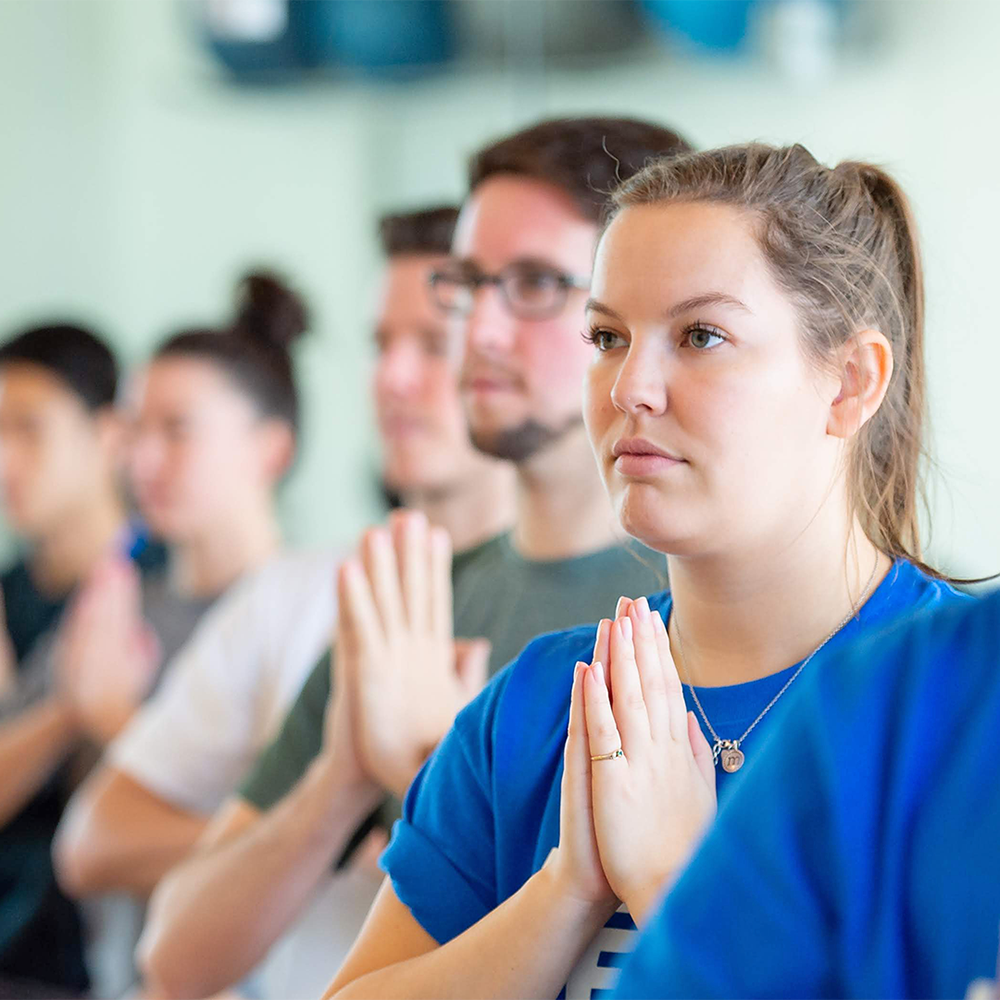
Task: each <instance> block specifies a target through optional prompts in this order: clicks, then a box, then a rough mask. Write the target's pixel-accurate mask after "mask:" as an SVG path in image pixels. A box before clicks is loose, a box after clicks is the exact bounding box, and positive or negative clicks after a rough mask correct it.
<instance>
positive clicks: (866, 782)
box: [616, 594, 1000, 998]
mask: <svg viewBox="0 0 1000 1000" xmlns="http://www.w3.org/2000/svg"><path fill="white" fill-rule="evenodd" d="M817 666H818V667H821V669H819V670H816V671H814V672H812V673H811V674H810V676H809V677H808V678H807V679H805V682H804V683H803V684H802V686H801V687H800V688H799V690H798V691H797V692H796V693H795V695H794V696H793V697H790V698H789V701H788V704H787V706H786V710H785V713H784V715H783V717H782V721H781V728H780V730H779V731H777V732H773V731H772V734H771V735H770V736H769V738H768V739H766V740H765V744H766V746H765V747H762V748H761V753H760V755H759V756H758V757H757V758H756V759H755V760H752V761H750V762H749V766H748V767H747V768H746V773H745V776H744V780H743V781H742V782H741V783H740V786H739V788H738V789H737V790H736V792H735V794H733V795H732V796H730V799H729V801H728V803H727V804H726V805H725V807H723V808H722V809H721V811H720V813H719V816H718V819H717V821H716V823H715V826H714V827H713V829H712V831H711V833H710V834H709V836H708V837H707V838H706V840H705V842H704V844H703V845H702V847H701V850H700V851H699V852H698V853H697V854H696V856H695V857H694V859H693V860H692V862H691V864H690V865H689V867H688V869H687V870H686V872H685V873H684V875H683V876H682V877H681V878H680V880H679V881H678V882H677V884H676V886H675V887H674V889H673V891H672V892H671V893H670V895H669V896H668V898H667V900H666V901H665V903H664V904H663V906H662V908H661V909H660V911H659V912H658V913H657V914H656V915H655V916H654V918H653V919H652V920H651V922H650V925H649V928H648V930H647V932H646V933H645V934H644V935H643V936H642V938H641V941H640V944H639V946H638V948H637V950H636V953H635V954H634V955H633V956H632V958H631V960H630V962H629V964H628V966H627V968H626V970H625V973H624V975H623V977H622V981H621V983H620V985H619V989H618V992H617V994H616V995H618V996H620V997H623V998H625V997H628V998H638V997H693V996H697V997H961V996H964V995H965V994H966V990H967V988H968V987H969V985H970V984H971V983H972V982H973V981H974V980H976V979H980V978H993V976H994V973H995V969H996V961H997V944H998V941H997V930H998V926H1000V594H995V595H993V596H992V597H989V598H986V599H984V600H982V601H977V602H975V603H974V604H972V606H971V607H966V606H963V607H960V608H950V609H947V610H943V611H940V612H935V613H930V614H926V615H920V616H918V617H917V618H915V619H912V620H907V621H904V622H899V623H897V625H896V626H895V627H894V628H892V629H891V630H889V631H888V632H887V633H886V634H884V635H877V636H872V637H868V638H866V639H865V640H864V641H862V642H860V643H858V645H857V646H856V647H855V648H853V649H852V650H851V651H850V653H849V655H845V656H842V657H838V659H837V661H836V663H830V662H827V663H825V664H822V665H821V664H817ZM990 995H992V996H995V995H996V994H995V992H994V993H991V994H990Z"/></svg>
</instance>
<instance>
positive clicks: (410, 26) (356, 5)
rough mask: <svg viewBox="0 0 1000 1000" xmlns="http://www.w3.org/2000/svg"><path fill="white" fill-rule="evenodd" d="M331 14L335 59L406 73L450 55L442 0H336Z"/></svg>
mask: <svg viewBox="0 0 1000 1000" xmlns="http://www.w3.org/2000/svg"><path fill="white" fill-rule="evenodd" d="M307 2H308V0H307ZM329 17H330V23H329V28H330V41H331V45H332V53H333V55H334V58H335V59H336V61H337V62H338V63H340V64H341V65H344V66H351V67H353V68H355V69H360V70H362V71H364V72H366V73H369V74H372V75H375V76H396V75H399V74H410V73H412V72H413V71H414V70H415V69H417V70H419V69H420V68H421V67H425V66H437V65H440V64H441V63H443V62H446V61H447V60H448V59H450V58H451V57H452V55H453V54H454V48H455V42H454V35H453V32H452V25H451V16H450V12H449V10H448V5H447V3H445V2H444V0H334V2H333V3H332V4H330V6H329Z"/></svg>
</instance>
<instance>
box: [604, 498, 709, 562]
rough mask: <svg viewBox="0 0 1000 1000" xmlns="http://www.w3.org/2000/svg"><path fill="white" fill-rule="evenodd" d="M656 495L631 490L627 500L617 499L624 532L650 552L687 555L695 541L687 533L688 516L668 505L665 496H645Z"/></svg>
mask: <svg viewBox="0 0 1000 1000" xmlns="http://www.w3.org/2000/svg"><path fill="white" fill-rule="evenodd" d="M649 492H652V491H636V490H633V489H630V490H629V491H628V492H627V493H626V494H625V496H623V497H621V498H616V499H617V503H616V512H617V515H618V523H619V524H620V525H621V526H622V529H623V530H624V531H625V532H627V533H628V534H629V535H631V537H632V538H635V539H636V540H637V541H640V542H642V544H643V545H645V546H646V547H647V548H650V549H653V551H655V552H662V553H664V554H665V555H671V554H678V555H680V554H683V553H685V552H686V551H687V550H688V548H689V545H690V543H691V539H692V533H691V532H690V531H686V530H685V524H684V522H685V520H686V518H684V516H683V515H682V514H681V512H680V511H679V510H672V509H671V508H675V507H676V506H677V505H675V504H668V503H666V502H665V501H664V498H663V496H662V494H660V495H659V496H658V497H657V496H649V495H643V494H644V493H649Z"/></svg>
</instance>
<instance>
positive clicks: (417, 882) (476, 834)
mask: <svg viewBox="0 0 1000 1000" xmlns="http://www.w3.org/2000/svg"><path fill="white" fill-rule="evenodd" d="M506 678H507V674H506V673H503V674H500V675H498V676H497V677H495V678H494V679H493V680H492V681H491V682H490V683H489V684H488V685H487V687H486V688H485V689H484V690H483V691H482V692H481V693H480V695H479V696H478V697H477V698H476V699H475V700H473V701H472V702H471V703H470V704H469V705H468V706H467V707H466V708H465V709H463V711H462V712H460V713H459V715H458V717H457V718H456V720H455V725H454V726H453V727H452V729H451V731H450V732H449V733H448V735H447V736H446V737H445V738H444V739H443V740H442V741H441V743H440V744H439V746H438V748H437V750H435V752H434V753H433V754H432V756H431V757H430V759H429V760H428V761H427V762H426V764H425V765H424V767H423V768H422V769H421V771H420V773H419V774H418V775H417V777H416V778H415V779H414V781H413V784H412V785H411V786H410V790H409V791H408V792H407V795H406V799H405V801H404V803H403V817H402V819H400V820H399V821H398V822H397V823H396V825H395V827H394V828H393V835H392V841H391V842H390V844H389V847H388V848H387V850H386V852H385V853H384V854H383V855H382V861H381V864H382V867H383V868H384V869H385V871H386V873H387V874H388V875H389V877H390V878H391V879H392V885H393V889H394V890H395V892H396V895H397V897H398V898H399V899H400V901H401V902H402V903H403V904H404V905H405V906H407V907H408V908H409V910H410V912H411V913H412V914H413V917H414V919H415V920H416V921H417V922H418V923H419V924H420V925H421V926H422V927H423V928H424V930H426V931H427V933H428V934H430V935H431V937H433V938H434V939H435V940H436V941H438V942H439V943H441V944H443V943H445V942H446V941H450V940H451V939H452V938H454V937H457V936H458V935H459V934H461V933H463V932H464V931H465V930H467V929H468V928H469V927H471V926H472V925H473V924H475V923H476V922H477V921H479V920H481V919H482V918H483V917H485V916H486V914H487V913H489V912H490V911H491V910H492V909H494V908H495V907H496V906H497V905H498V898H497V896H498V893H497V877H496V850H495V844H496V833H495V824H494V798H493V775H492V770H493V767H492V745H493V726H494V716H495V710H496V705H497V702H498V700H499V699H500V697H501V695H502V692H503V690H504V687H505V683H506Z"/></svg>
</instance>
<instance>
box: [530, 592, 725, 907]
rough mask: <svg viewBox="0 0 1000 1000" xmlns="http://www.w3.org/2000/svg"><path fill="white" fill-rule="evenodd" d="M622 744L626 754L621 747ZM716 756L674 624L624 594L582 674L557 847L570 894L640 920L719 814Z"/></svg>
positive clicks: (553, 861) (554, 861) (555, 863)
mask: <svg viewBox="0 0 1000 1000" xmlns="http://www.w3.org/2000/svg"><path fill="white" fill-rule="evenodd" d="M619 751H620V752H619ZM715 809H716V796H715V764H714V761H713V758H712V750H711V747H710V746H709V745H708V741H707V740H706V739H705V737H704V735H703V734H702V732H701V728H700V727H699V725H698V722H697V720H696V719H695V717H694V715H693V714H692V713H690V712H688V711H687V707H686V705H685V702H684V692H683V688H682V686H681V681H680V678H679V677H678V674H677V670H676V668H675V667H674V662H673V658H672V656H671V653H670V641H669V639H668V637H667V629H666V627H665V625H664V623H663V619H662V618H661V616H660V614H659V613H658V612H655V611H651V610H650V607H649V604H648V602H647V601H646V599H645V598H644V597H643V598H640V599H639V600H637V601H632V600H629V599H627V598H622V599H621V600H620V601H619V603H618V608H617V610H616V617H615V620H614V621H613V622H612V621H609V620H607V619H605V620H603V621H602V622H601V623H600V626H599V627H598V631H597V640H596V643H595V646H594V657H593V661H592V662H591V663H590V664H586V663H577V664H576V669H575V671H574V674H573V693H572V699H571V703H570V717H569V731H568V735H567V740H566V751H565V761H564V772H563V780H562V802H561V812H560V839H559V846H558V848H557V849H556V850H555V851H554V852H553V854H552V856H551V858H550V861H549V864H550V865H552V867H553V871H554V873H555V876H556V878H557V881H558V883H559V884H560V885H561V886H562V888H563V890H564V891H565V892H567V893H569V894H570V895H571V896H574V897H577V898H579V899H581V900H583V901H585V902H587V903H590V904H592V905H595V906H604V907H606V908H607V909H609V910H613V909H614V908H615V907H616V906H617V901H618V900H620V901H621V902H623V903H625V905H626V906H627V907H628V910H629V912H630V913H631V915H632V917H633V919H635V920H636V922H641V921H642V920H643V919H644V918H645V916H646V915H647V914H648V913H649V911H650V908H651V906H652V904H653V903H655V901H656V900H657V898H658V897H659V895H660V894H661V892H662V891H663V888H664V886H665V885H666V884H667V883H668V882H670V881H672V880H673V879H674V878H675V877H676V876H677V874H678V873H679V871H680V869H681V868H682V867H683V865H684V864H685V863H686V861H687V859H688V858H689V857H690V855H691V853H692V852H693V851H694V849H695V847H696V846H697V844H698V842H699V840H700V838H701V836H702V834H703V832H704V831H705V829H706V828H707V826H708V825H709V824H710V823H711V821H712V819H713V818H714V816H715Z"/></svg>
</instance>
